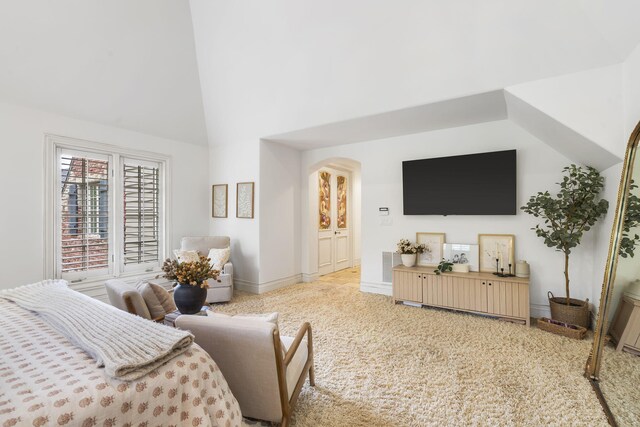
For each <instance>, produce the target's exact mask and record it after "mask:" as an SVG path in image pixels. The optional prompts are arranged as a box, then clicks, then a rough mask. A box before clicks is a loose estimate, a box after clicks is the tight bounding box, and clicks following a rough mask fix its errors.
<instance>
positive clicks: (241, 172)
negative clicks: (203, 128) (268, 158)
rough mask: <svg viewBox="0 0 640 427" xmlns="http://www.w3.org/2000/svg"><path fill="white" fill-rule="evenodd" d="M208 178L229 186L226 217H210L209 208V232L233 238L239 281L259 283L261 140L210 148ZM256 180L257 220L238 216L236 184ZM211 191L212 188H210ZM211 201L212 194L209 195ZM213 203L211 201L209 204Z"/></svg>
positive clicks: (235, 272) (233, 260)
mask: <svg viewBox="0 0 640 427" xmlns="http://www.w3.org/2000/svg"><path fill="white" fill-rule="evenodd" d="M209 151H210V156H209V181H210V184H211V185H214V184H227V185H228V191H229V193H228V206H227V218H211V207H209V217H210V220H209V233H210V235H212V236H217V235H223V236H229V237H231V261H232V262H233V267H234V268H233V274H234V280H236V281H237V284H238V285H239V286H241V287H242V285H250V284H255V283H258V268H259V264H258V262H259V249H260V247H259V239H260V234H259V233H260V228H259V219H260V204H259V203H258V201H259V200H260V192H261V189H260V187H261V185H260V182H259V179H260V175H259V171H260V161H259V159H260V146H259V143H258V141H255V142H253V141H248V142H242V143H238V144H233V145H214V146H211V148H210V150H209ZM205 160H206V159H205ZM238 182H255V186H254V191H255V193H254V219H248V218H236V184H237V183H238ZM209 193H211V187H209ZM209 201H210V202H211V194H210V195H209ZM209 206H211V203H209Z"/></svg>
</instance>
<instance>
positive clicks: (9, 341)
mask: <svg viewBox="0 0 640 427" xmlns="http://www.w3.org/2000/svg"><path fill="white" fill-rule="evenodd" d="M99 304H102V303H99ZM239 425H242V416H241V413H240V408H239V405H238V402H237V401H236V399H235V398H234V397H233V394H232V393H231V391H230V390H229V388H228V386H227V382H226V380H225V379H224V377H223V376H222V374H221V373H220V370H219V369H218V367H217V365H216V364H215V362H214V361H213V360H212V359H211V357H210V356H209V355H208V354H207V353H206V352H204V350H202V349H201V348H200V347H198V346H197V345H196V344H192V345H191V346H190V347H188V348H187V350H186V351H184V352H182V353H181V354H179V355H177V356H175V357H174V358H172V359H171V360H169V361H168V362H166V363H164V364H163V365H161V366H158V367H156V368H154V369H153V370H152V371H150V372H149V373H147V374H145V375H144V376H142V377H140V378H138V379H135V380H131V381H122V380H117V379H114V378H111V377H109V376H108V375H106V374H105V369H104V368H102V367H99V366H98V365H97V364H96V361H95V360H94V358H92V357H91V356H90V355H89V354H87V353H86V352H85V351H84V350H82V349H81V348H79V347H78V346H77V345H76V344H74V343H72V342H71V341H70V340H69V339H68V338H66V337H65V336H64V335H63V334H61V333H60V332H58V330H57V329H54V328H53V327H52V326H50V325H49V324H48V323H47V322H45V321H44V320H43V317H41V316H40V315H38V314H36V313H34V312H32V311H29V310H26V309H24V308H22V307H20V306H19V305H17V304H16V303H14V302H11V301H8V300H6V299H2V298H0V426H2V427H10V426H36V427H39V426H82V427H92V426H126V427H128V426H131V427H133V426H144V427H152V426H195V427H197V426H225V427H227V426H229V427H230V426H239Z"/></svg>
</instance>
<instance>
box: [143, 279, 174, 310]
mask: <svg viewBox="0 0 640 427" xmlns="http://www.w3.org/2000/svg"><path fill="white" fill-rule="evenodd" d="M148 285H149V286H150V287H151V289H153V293H154V294H156V297H157V298H158V301H159V302H160V304H161V305H162V309H163V310H164V313H163V315H164V314H168V313H173V312H174V311H176V310H177V309H178V308H177V307H176V303H175V302H174V301H173V295H172V294H170V293H169V291H167V290H166V289H165V288H163V287H162V286H160V285H158V284H156V283H148Z"/></svg>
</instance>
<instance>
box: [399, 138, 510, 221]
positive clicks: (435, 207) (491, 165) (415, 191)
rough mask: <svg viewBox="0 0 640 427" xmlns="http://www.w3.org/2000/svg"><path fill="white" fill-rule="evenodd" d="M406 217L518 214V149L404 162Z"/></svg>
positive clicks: (403, 190)
mask: <svg viewBox="0 0 640 427" xmlns="http://www.w3.org/2000/svg"><path fill="white" fill-rule="evenodd" d="M402 195H403V205H404V214H405V215H515V214H516V210H517V206H516V150H508V151H494V152H491V153H481V154H468V155H464V156H452V157H438V158H433V159H422V160H408V161H404V162H402Z"/></svg>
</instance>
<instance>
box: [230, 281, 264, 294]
mask: <svg viewBox="0 0 640 427" xmlns="http://www.w3.org/2000/svg"><path fill="white" fill-rule="evenodd" d="M233 286H234V288H235V289H237V290H239V291H245V292H249V293H252V294H259V293H260V292H259V287H258V284H257V283H255V282H250V281H248V280H242V279H235V278H234V279H233Z"/></svg>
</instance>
